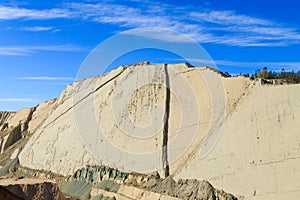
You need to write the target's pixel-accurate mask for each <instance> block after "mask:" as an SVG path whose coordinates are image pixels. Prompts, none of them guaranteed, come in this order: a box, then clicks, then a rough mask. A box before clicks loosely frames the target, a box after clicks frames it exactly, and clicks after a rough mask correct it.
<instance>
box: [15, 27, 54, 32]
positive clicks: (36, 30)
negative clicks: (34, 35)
mask: <svg viewBox="0 0 300 200" xmlns="http://www.w3.org/2000/svg"><path fill="white" fill-rule="evenodd" d="M20 30H23V31H31V32H39V31H58V29H56V28H54V27H52V26H32V27H31V26H27V27H21V28H20Z"/></svg>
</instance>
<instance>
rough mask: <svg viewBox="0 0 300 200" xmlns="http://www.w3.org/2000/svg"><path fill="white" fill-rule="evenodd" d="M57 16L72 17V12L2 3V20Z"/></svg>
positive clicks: (52, 17)
mask: <svg viewBox="0 0 300 200" xmlns="http://www.w3.org/2000/svg"><path fill="white" fill-rule="evenodd" d="M55 18H72V13H71V12H70V10H68V9H59V8H53V9H45V10H35V9H26V8H17V7H9V6H1V5H0V20H15V19H35V20H45V19H55Z"/></svg>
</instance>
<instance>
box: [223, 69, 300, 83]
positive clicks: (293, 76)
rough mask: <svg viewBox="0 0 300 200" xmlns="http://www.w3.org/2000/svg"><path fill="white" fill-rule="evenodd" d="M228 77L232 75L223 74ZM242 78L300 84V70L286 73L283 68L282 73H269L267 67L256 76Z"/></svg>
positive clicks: (257, 71)
mask: <svg viewBox="0 0 300 200" xmlns="http://www.w3.org/2000/svg"><path fill="white" fill-rule="evenodd" d="M223 74H225V76H226V77H230V76H231V75H230V74H229V73H228V72H225V73H223ZM240 75H241V76H245V77H250V78H251V79H256V78H261V79H267V80H270V79H273V80H274V79H277V80H283V81H285V82H286V83H300V70H299V71H298V72H295V71H290V72H286V71H285V70H284V68H282V70H281V72H275V71H269V70H268V68H267V67H264V68H263V69H262V70H256V71H255V73H254V74H251V75H250V74H240Z"/></svg>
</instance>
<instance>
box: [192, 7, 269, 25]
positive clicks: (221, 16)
mask: <svg viewBox="0 0 300 200" xmlns="http://www.w3.org/2000/svg"><path fill="white" fill-rule="evenodd" d="M190 17H191V18H192V19H193V20H195V21H199V22H202V21H206V22H210V23H215V24H221V25H237V24H238V25H272V24H273V22H272V21H269V20H265V19H260V18H255V17H250V16H247V15H239V14H236V13H235V12H233V11H230V10H224V11H209V12H191V13H190Z"/></svg>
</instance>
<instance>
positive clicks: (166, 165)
mask: <svg viewBox="0 0 300 200" xmlns="http://www.w3.org/2000/svg"><path fill="white" fill-rule="evenodd" d="M164 70H165V76H166V101H165V115H164V129H163V146H162V163H163V169H164V175H165V177H168V176H169V175H170V169H169V161H168V131H169V115H170V99H171V92H170V79H169V73H168V66H167V64H165V65H164Z"/></svg>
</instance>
